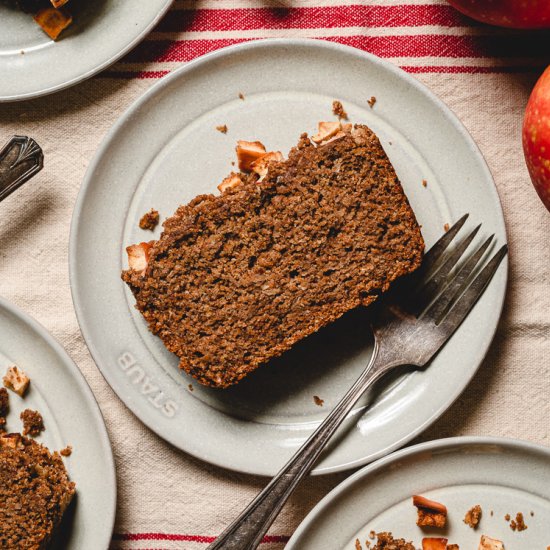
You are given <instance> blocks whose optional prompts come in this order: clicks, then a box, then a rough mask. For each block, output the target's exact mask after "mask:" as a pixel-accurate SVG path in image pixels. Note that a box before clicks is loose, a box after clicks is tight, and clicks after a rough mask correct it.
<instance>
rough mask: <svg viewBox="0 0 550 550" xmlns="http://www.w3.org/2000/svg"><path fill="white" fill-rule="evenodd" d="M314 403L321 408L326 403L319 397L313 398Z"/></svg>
mask: <svg viewBox="0 0 550 550" xmlns="http://www.w3.org/2000/svg"><path fill="white" fill-rule="evenodd" d="M313 401H315V404H316V405H318V406H319V407H322V406H323V405H324V403H325V400H324V399H321V398H320V397H319V396H318V395H314V396H313Z"/></svg>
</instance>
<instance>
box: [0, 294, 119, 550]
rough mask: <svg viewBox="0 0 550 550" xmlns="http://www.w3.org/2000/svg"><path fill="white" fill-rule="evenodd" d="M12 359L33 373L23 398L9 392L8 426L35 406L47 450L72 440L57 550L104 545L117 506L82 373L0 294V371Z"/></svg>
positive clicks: (109, 460) (16, 428)
mask: <svg viewBox="0 0 550 550" xmlns="http://www.w3.org/2000/svg"><path fill="white" fill-rule="evenodd" d="M13 364H16V365H17V366H19V367H20V368H21V369H22V370H23V371H24V372H25V373H26V374H27V375H28V376H29V377H30V379H31V385H30V387H29V390H28V391H27V393H26V395H25V397H24V398H23V399H22V398H20V397H19V396H18V395H16V394H15V393H13V392H10V393H9V399H10V402H9V403H10V411H9V414H8V417H7V425H6V429H7V430H8V431H9V432H20V431H21V429H22V426H21V421H20V420H19V414H20V413H21V411H22V410H24V409H27V408H29V409H34V410H37V411H39V412H40V413H41V414H42V417H43V418H44V425H45V427H46V430H45V431H44V432H42V434H41V435H40V436H39V437H37V438H36V440H37V441H39V442H40V443H43V444H44V445H46V446H47V447H48V448H49V449H50V450H51V451H59V450H61V449H63V448H64V447H66V446H67V445H71V446H72V447H73V452H72V454H71V456H69V457H67V458H65V459H63V460H64V462H65V465H66V467H67V470H68V472H69V476H70V477H71V479H72V480H73V481H74V482H75V483H76V496H75V499H74V502H73V503H71V506H70V507H69V509H68V511H67V513H66V517H64V518H63V524H62V529H61V534H62V535H61V536H60V540H59V542H58V544H57V545H56V546H55V548H56V549H58V550H106V549H107V548H108V547H109V542H110V539H111V532H112V530H113V525H114V521H115V511H116V479H115V467H114V461H113V455H112V452H111V446H110V443H109V438H108V436H107V431H106V429H105V424H104V423H103V418H102V416H101V412H100V411H99V407H98V406H97V403H96V401H95V399H94V396H93V394H92V392H91V390H90V388H89V387H88V385H87V384H86V381H85V380H84V377H83V376H82V375H81V374H80V371H79V370H78V368H77V367H76V365H75V364H74V363H73V362H72V361H71V359H70V358H69V356H68V355H67V353H66V352H65V350H64V349H63V348H62V347H61V346H60V345H59V344H58V343H57V342H56V341H55V340H54V339H53V338H52V337H51V336H50V335H49V334H48V333H47V332H46V330H45V329H44V328H43V327H42V326H40V325H39V324H38V323H37V322H36V321H34V320H33V319H31V318H30V317H29V316H27V315H26V314H24V313H23V312H22V311H20V310H19V309H17V308H15V307H14V306H12V305H10V304H8V303H7V302H5V301H3V300H0V375H1V376H3V375H4V373H5V371H6V369H7V367H8V366H10V365H13Z"/></svg>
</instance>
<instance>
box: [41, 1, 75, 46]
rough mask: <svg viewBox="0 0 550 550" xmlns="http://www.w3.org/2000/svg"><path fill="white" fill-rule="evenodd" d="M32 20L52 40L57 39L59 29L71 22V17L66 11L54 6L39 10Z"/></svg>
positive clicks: (61, 29) (59, 32)
mask: <svg viewBox="0 0 550 550" xmlns="http://www.w3.org/2000/svg"><path fill="white" fill-rule="evenodd" d="M34 20H35V21H36V22H37V23H38V24H39V25H40V27H42V30H43V31H44V32H45V33H46V34H47V35H48V36H49V37H50V38H51V39H52V40H57V37H58V36H59V35H60V34H61V31H63V30H64V29H66V28H67V27H68V26H69V25H70V24H71V23H72V22H73V18H72V17H71V16H70V15H69V14H68V13H67V12H65V11H63V10H58V9H56V8H43V9H41V10H39V11H38V12H37V13H36V15H35V16H34Z"/></svg>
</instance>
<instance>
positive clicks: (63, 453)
mask: <svg viewBox="0 0 550 550" xmlns="http://www.w3.org/2000/svg"><path fill="white" fill-rule="evenodd" d="M59 454H60V455H61V456H71V455H72V454H73V448H72V447H71V446H70V445H67V446H66V447H65V448H64V449H61V450H60V451H59Z"/></svg>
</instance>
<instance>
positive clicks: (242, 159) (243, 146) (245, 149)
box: [236, 140, 267, 172]
mask: <svg viewBox="0 0 550 550" xmlns="http://www.w3.org/2000/svg"><path fill="white" fill-rule="evenodd" d="M236 151H237V160H238V161H239V169H240V170H242V171H243V172H250V171H251V170H252V166H251V165H252V163H253V162H254V161H255V160H257V159H259V158H260V157H261V156H263V155H265V154H266V153H267V151H266V150H265V147H264V145H263V143H261V142H259V141H242V140H240V141H237V147H236Z"/></svg>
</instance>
